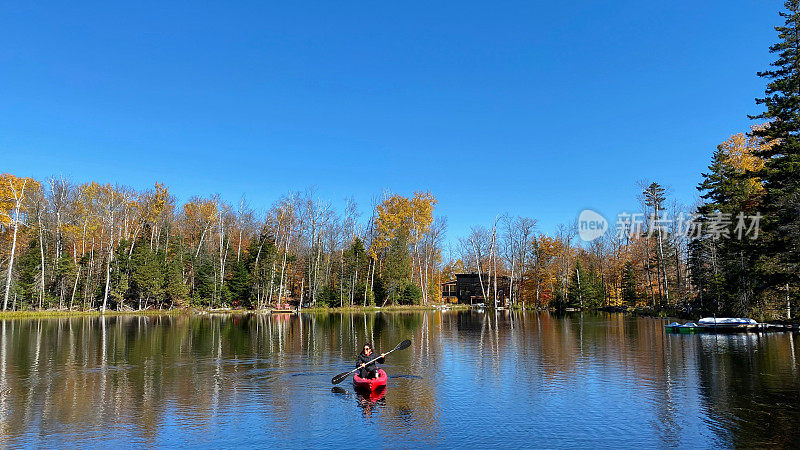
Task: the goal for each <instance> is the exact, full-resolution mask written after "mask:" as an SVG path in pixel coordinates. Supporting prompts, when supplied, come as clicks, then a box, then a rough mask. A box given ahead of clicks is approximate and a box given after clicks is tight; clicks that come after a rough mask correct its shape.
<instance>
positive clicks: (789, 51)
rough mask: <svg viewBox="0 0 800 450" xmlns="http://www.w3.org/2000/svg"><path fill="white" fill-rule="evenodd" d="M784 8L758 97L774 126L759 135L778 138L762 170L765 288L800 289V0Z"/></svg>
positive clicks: (766, 153)
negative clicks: (782, 22) (799, 285)
mask: <svg viewBox="0 0 800 450" xmlns="http://www.w3.org/2000/svg"><path fill="white" fill-rule="evenodd" d="M784 5H785V8H786V10H785V11H782V12H781V13H780V15H781V17H783V18H784V19H785V23H784V25H783V26H778V27H775V30H776V31H777V32H778V38H779V41H778V42H777V43H776V44H774V45H773V46H771V47H770V53H773V54H775V55H777V59H776V60H775V61H774V62H773V63H772V64H771V66H772V68H771V69H770V70H766V71H764V72H759V73H758V75H759V76H761V77H763V78H765V79H767V80H769V82H768V84H767V88H766V91H765V96H764V97H763V98H760V99H756V102H757V103H758V104H759V105H763V106H764V107H765V111H764V112H763V113H761V114H759V115H757V116H754V117H753V118H764V119H768V120H769V121H770V122H769V126H767V127H764V128H762V129H757V130H755V131H754V134H755V135H757V136H760V137H762V138H764V139H765V140H766V141H768V142H771V141H776V143H775V145H772V146H768V147H766V148H764V149H763V150H762V151H760V152H759V156H761V157H763V158H764V159H765V164H764V168H763V169H762V170H760V171H759V172H758V175H759V176H760V177H761V179H762V180H763V183H764V188H765V196H764V201H763V204H762V205H763V214H764V215H765V217H764V221H763V235H762V236H763V240H762V243H763V254H764V256H763V258H762V259H761V264H760V269H761V272H762V273H763V281H764V287H765V288H766V289H767V290H771V291H773V292H774V291H778V292H779V291H781V290H783V289H785V290H786V294H785V295H786V298H787V300H788V298H789V295H790V294H789V292H790V289H795V290H796V289H797V286H798V281H799V280H800V29H798V25H799V24H798V22H799V21H800V0H790V1H787V2H786V3H785V4H784Z"/></svg>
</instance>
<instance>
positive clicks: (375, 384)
mask: <svg viewBox="0 0 800 450" xmlns="http://www.w3.org/2000/svg"><path fill="white" fill-rule="evenodd" d="M388 379H389V377H388V376H386V372H384V371H383V369H378V378H361V377H360V376H358V374H353V387H355V388H356V389H365V390H366V389H369V390H370V391H374V390H376V389H378V388H382V387H385V386H386V380H388Z"/></svg>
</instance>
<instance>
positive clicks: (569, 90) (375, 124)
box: [0, 0, 782, 239]
mask: <svg viewBox="0 0 800 450" xmlns="http://www.w3.org/2000/svg"><path fill="white" fill-rule="evenodd" d="M112 3H114V2H98V3H93V4H92V3H80V4H78V3H72V2H70V3H53V4H49V3H47V2H15V3H14V4H12V3H11V2H6V3H4V4H3V6H2V14H0V172H11V173H14V174H16V175H27V176H33V177H37V178H40V179H41V178H45V177H47V176H49V175H52V174H65V175H69V176H70V177H71V178H72V179H73V180H74V181H76V182H84V181H88V180H97V181H101V182H117V183H122V184H126V185H130V186H133V187H136V188H146V187H149V186H151V185H152V184H153V182H155V181H161V182H164V183H166V184H167V185H169V186H170V187H171V189H172V191H173V193H174V194H176V195H177V196H178V198H179V200H186V199H187V198H188V197H189V196H190V195H194V194H199V195H210V194H213V193H219V194H221V195H222V197H223V198H225V199H226V200H228V201H231V202H236V201H238V199H239V198H240V196H241V195H242V194H245V195H246V197H247V199H248V201H249V202H250V203H251V204H252V205H253V206H254V207H257V208H266V207H268V206H269V205H270V204H271V203H272V202H273V201H274V200H275V199H276V198H277V197H278V196H279V195H280V194H282V193H285V192H287V191H289V190H303V189H305V188H307V187H309V186H312V185H313V186H315V187H316V188H317V189H318V191H319V193H320V194H321V195H322V196H323V197H325V198H328V199H330V200H331V201H332V202H334V203H335V204H339V205H342V204H343V199H344V198H345V197H346V196H350V195H352V196H354V197H355V199H356V200H357V201H358V202H359V204H360V205H361V206H362V207H363V208H364V209H366V208H367V207H368V205H369V202H370V199H371V198H372V197H373V196H375V195H378V194H380V193H381V192H382V191H383V190H384V189H389V190H392V191H394V192H398V193H401V194H411V193H412V192H413V191H414V190H430V191H431V192H433V194H434V195H436V197H437V198H438V199H439V206H438V209H437V212H438V213H439V214H444V215H446V216H447V217H448V221H449V238H450V239H455V238H456V237H458V236H460V235H464V234H466V232H467V231H468V229H469V227H470V226H471V225H474V224H484V225H488V224H489V223H490V222H491V221H492V220H493V218H494V217H495V215H497V214H502V213H505V212H508V213H511V214H516V215H524V216H530V217H534V218H536V219H538V220H539V223H540V228H541V230H542V231H545V232H550V231H552V230H553V229H554V228H555V226H556V224H558V223H561V222H569V221H571V220H573V219H574V218H575V217H576V216H577V214H578V213H579V211H580V210H581V209H583V208H586V207H591V208H594V209H597V210H599V211H601V212H603V213H604V214H606V216H607V217H609V218H611V217H612V216H613V215H615V214H616V213H617V212H619V211H620V210H628V211H630V210H631V209H632V208H634V207H635V205H636V201H635V195H636V191H637V189H636V181H637V180H642V179H647V180H657V181H659V182H661V183H662V184H664V185H666V186H668V187H669V194H670V196H672V197H674V198H677V199H679V200H681V201H684V202H687V203H691V202H692V201H693V199H694V198H695V197H696V195H697V194H696V190H695V186H696V184H697V182H698V181H699V180H700V172H701V171H703V170H704V169H705V168H706V166H707V165H708V162H709V158H710V156H711V153H712V152H713V151H714V148H715V146H716V145H717V144H718V143H720V142H721V141H722V140H724V139H726V138H727V137H728V136H729V135H730V134H732V133H734V132H738V131H744V130H747V129H748V127H749V124H750V123H751V122H750V121H749V120H748V119H747V114H752V113H755V112H757V111H758V110H757V108H756V106H755V103H754V101H753V99H754V98H755V97H757V96H760V95H761V94H763V87H764V82H763V80H761V79H759V78H758V77H757V76H756V72H757V71H758V70H763V69H765V68H766V66H767V64H768V63H769V62H770V61H771V57H770V55H769V53H768V47H769V45H770V44H771V43H772V42H774V40H775V39H776V35H775V32H774V30H773V26H775V25H777V24H778V23H779V20H780V18H779V17H778V14H777V12H778V10H779V9H780V8H781V5H782V2H779V1H765V0H741V1H739V0H726V1H702V2H697V1H671V2H643V1H641V0H639V1H616V0H615V1H605V2H600V1H593V2H581V1H576V2H569V3H565V2H552V1H548V2H533V1H525V2H497V1H493V2H488V1H487V2H471V1H462V2H413V3H412V2H281V3H279V2H218V3H212V2H185V3H181V2H147V1H143V2H126V3H120V4H112ZM166 3H169V4H166Z"/></svg>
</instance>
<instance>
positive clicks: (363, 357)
mask: <svg viewBox="0 0 800 450" xmlns="http://www.w3.org/2000/svg"><path fill="white" fill-rule="evenodd" d="M373 359H375V353H374V352H373V351H372V345H370V344H364V350H362V351H361V353H360V354H359V355H358V362H356V367H357V368H358V376H359V377H361V378H378V366H377V365H376V364H375V361H372V360H373ZM370 361H372V362H371V363H370V364H367V363H368V362H370ZM384 361H386V353H381V356H380V358H379V359H378V362H379V363H381V364H383V363H384Z"/></svg>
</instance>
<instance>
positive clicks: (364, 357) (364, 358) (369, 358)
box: [356, 351, 386, 372]
mask: <svg viewBox="0 0 800 450" xmlns="http://www.w3.org/2000/svg"><path fill="white" fill-rule="evenodd" d="M378 356H380V353H375V352H374V351H373V352H372V353H370V354H369V356H367V355H365V354H364V352H361V353H359V355H358V362H357V363H356V367H361V365H362V364H364V363H366V362H369V361H372V360H373V359H375V358H377V357H378ZM384 361H386V358H379V359H378V362H379V363H381V364H383V363H384ZM366 369H367V370H368V371H370V372H373V371H375V370H378V368H377V366H376V365H375V363H374V362H373V363H372V364H367V367H366Z"/></svg>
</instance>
